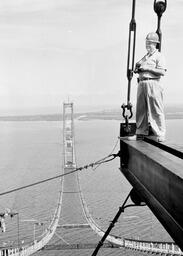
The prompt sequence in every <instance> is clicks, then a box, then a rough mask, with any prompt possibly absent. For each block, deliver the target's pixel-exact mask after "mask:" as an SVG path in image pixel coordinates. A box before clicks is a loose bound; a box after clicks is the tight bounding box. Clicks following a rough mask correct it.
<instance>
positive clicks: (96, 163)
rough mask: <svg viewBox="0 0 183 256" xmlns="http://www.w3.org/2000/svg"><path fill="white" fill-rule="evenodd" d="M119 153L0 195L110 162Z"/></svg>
mask: <svg viewBox="0 0 183 256" xmlns="http://www.w3.org/2000/svg"><path fill="white" fill-rule="evenodd" d="M119 155H120V152H118V153H117V154H110V155H108V156H106V157H104V158H102V159H100V160H98V161H96V162H93V163H90V164H88V165H84V166H82V167H78V168H75V169H73V170H72V171H70V172H67V173H63V174H59V175H56V176H53V177H50V178H47V179H44V180H40V181H37V182H34V183H31V184H28V185H25V186H21V187H18V188H14V189H11V190H7V191H5V192H1V193H0V196H3V195H7V194H10V193H13V192H16V191H19V190H23V189H26V188H29V187H33V186H36V185H39V184H42V183H45V182H48V181H51V180H54V179H59V178H62V177H64V176H66V175H69V174H72V173H75V172H78V171H82V170H84V169H88V168H89V167H93V166H95V165H99V164H104V163H107V162H110V161H112V160H114V159H115V158H116V157H118V156H119Z"/></svg>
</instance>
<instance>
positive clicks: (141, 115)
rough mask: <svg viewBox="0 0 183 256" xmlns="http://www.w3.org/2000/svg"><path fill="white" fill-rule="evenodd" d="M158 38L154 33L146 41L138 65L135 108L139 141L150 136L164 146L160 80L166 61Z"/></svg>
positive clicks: (136, 70) (164, 129)
mask: <svg viewBox="0 0 183 256" xmlns="http://www.w3.org/2000/svg"><path fill="white" fill-rule="evenodd" d="M157 44H159V37H158V34H157V33H154V32H151V33H149V34H148V35H147V37H146V50H147V54H146V55H145V56H144V57H143V58H142V59H141V60H140V61H138V62H137V63H136V68H135V73H138V74H139V77H138V89H137V105H136V126H137V130H136V135H137V139H141V138H142V139H143V138H144V136H149V137H150V138H151V139H153V140H155V141H157V142H161V141H164V140H165V132H166V128H165V115H164V106H163V87H162V84H161V77H162V76H164V75H165V72H166V68H165V61H164V57H163V56H162V54H161V53H160V52H159V51H158V49H157Z"/></svg>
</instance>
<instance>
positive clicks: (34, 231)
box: [33, 223, 36, 242]
mask: <svg viewBox="0 0 183 256" xmlns="http://www.w3.org/2000/svg"><path fill="white" fill-rule="evenodd" d="M35 240H36V224H35V223H34V229H33V242H35Z"/></svg>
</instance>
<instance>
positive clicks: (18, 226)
mask: <svg viewBox="0 0 183 256" xmlns="http://www.w3.org/2000/svg"><path fill="white" fill-rule="evenodd" d="M17 228H18V254H19V255H20V225H19V213H17Z"/></svg>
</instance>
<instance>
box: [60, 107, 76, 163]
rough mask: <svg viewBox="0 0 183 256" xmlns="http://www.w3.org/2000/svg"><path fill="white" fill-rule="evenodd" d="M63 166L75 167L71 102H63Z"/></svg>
mask: <svg viewBox="0 0 183 256" xmlns="http://www.w3.org/2000/svg"><path fill="white" fill-rule="evenodd" d="M63 145H64V147H63V148H64V152H63V162H64V168H67V167H68V168H72V167H75V165H76V164H75V154H74V116H73V103H63Z"/></svg>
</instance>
